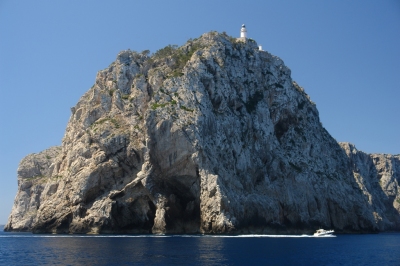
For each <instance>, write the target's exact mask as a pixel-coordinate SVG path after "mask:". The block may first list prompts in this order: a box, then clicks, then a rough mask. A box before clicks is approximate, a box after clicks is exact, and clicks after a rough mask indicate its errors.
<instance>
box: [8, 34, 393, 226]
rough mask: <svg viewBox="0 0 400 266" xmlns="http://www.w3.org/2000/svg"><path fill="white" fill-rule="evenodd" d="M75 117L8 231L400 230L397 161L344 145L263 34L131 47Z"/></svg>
mask: <svg viewBox="0 0 400 266" xmlns="http://www.w3.org/2000/svg"><path fill="white" fill-rule="evenodd" d="M71 111H72V115H71V118H70V121H69V123H68V126H67V129H66V133H65V136H64V138H63V141H62V146H61V147H60V148H51V149H49V150H46V151H44V152H42V153H40V154H37V155H29V156H28V157H26V158H25V159H23V161H22V162H21V164H20V167H19V170H18V182H19V190H18V194H17V196H16V200H15V203H14V207H13V211H12V213H11V215H10V218H9V221H8V224H7V226H6V228H5V230H9V231H11V230H21V231H22V230H25V231H33V232H53V233H113V232H120V233H239V232H242V233H249V232H258V233H269V232H297V231H303V232H304V231H311V230H314V229H316V228H318V227H324V228H334V229H336V230H339V231H378V230H389V229H399V228H400V227H399V212H400V209H399V199H400V196H399V190H398V182H399V171H400V170H399V168H400V164H399V156H397V157H396V156H390V155H367V154H364V153H362V152H359V151H357V150H355V148H354V146H352V145H350V144H340V145H339V144H338V143H337V142H336V141H335V140H334V139H333V138H332V137H331V136H330V135H329V133H328V132H327V131H326V130H325V129H324V128H323V127H322V125H321V123H320V121H319V117H318V110H317V108H316V106H315V104H314V103H313V102H312V101H311V100H310V98H309V97H308V95H307V94H306V93H305V92H304V90H303V88H301V87H300V86H299V85H298V84H297V83H296V82H294V81H293V80H292V79H291V77H290V69H289V68H287V67H286V66H285V65H284V63H283V62H282V60H281V59H279V58H278V57H276V56H273V55H271V54H269V53H268V52H265V51H259V50H258V46H257V44H256V43H255V42H254V41H253V40H250V39H249V40H247V41H243V40H236V39H234V38H231V37H229V36H227V35H225V34H218V33H216V32H210V33H207V34H204V35H202V36H201V37H200V38H198V39H195V40H190V41H188V42H187V43H186V44H185V45H183V46H181V47H179V48H178V47H175V46H167V47H165V48H163V49H161V50H159V51H157V52H156V53H155V54H153V55H152V56H149V55H148V53H146V52H142V53H136V52H133V51H122V52H120V53H119V54H118V56H117V59H116V61H115V62H113V63H112V64H111V65H110V66H109V67H108V68H106V69H105V70H102V71H100V72H99V73H98V74H97V78H96V82H95V84H94V86H93V87H92V88H91V89H90V90H89V91H88V92H86V93H85V94H84V95H83V96H82V98H81V99H80V100H79V102H78V103H77V105H76V106H75V107H73V108H71ZM47 155H48V156H49V159H48V158H47V157H46V156H47Z"/></svg>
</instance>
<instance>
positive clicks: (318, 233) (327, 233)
mask: <svg viewBox="0 0 400 266" xmlns="http://www.w3.org/2000/svg"><path fill="white" fill-rule="evenodd" d="M334 232H335V231H334V230H324V229H318V230H317V231H316V232H315V233H314V236H330V235H332V234H333V233H334Z"/></svg>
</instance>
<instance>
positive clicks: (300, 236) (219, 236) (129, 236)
mask: <svg viewBox="0 0 400 266" xmlns="http://www.w3.org/2000/svg"><path fill="white" fill-rule="evenodd" d="M3 237H4V238H13V237H37V238H85V237H86V238H88V237H89V238H146V237H153V238H168V237H210V238H304V237H315V238H325V237H336V236H335V235H325V236H314V235H255V234H252V235H57V234H54V235H35V234H26V233H24V234H21V235H19V234H15V233H12V234H10V235H7V233H5V234H2V235H0V238H3Z"/></svg>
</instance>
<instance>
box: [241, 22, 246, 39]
mask: <svg viewBox="0 0 400 266" xmlns="http://www.w3.org/2000/svg"><path fill="white" fill-rule="evenodd" d="M240 38H242V39H244V40H246V38H247V29H246V25H244V24H243V25H242V28H241V29H240Z"/></svg>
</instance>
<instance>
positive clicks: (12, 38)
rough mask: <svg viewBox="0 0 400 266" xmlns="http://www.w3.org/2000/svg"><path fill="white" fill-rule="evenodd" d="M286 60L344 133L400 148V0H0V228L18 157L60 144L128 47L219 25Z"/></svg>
mask: <svg viewBox="0 0 400 266" xmlns="http://www.w3.org/2000/svg"><path fill="white" fill-rule="evenodd" d="M243 23H245V24H246V26H247V29H248V36H249V37H251V38H253V39H255V40H256V41H257V42H258V43H259V44H261V45H262V46H263V49H264V50H267V51H268V52H270V53H272V54H274V55H276V56H279V57H280V58H282V60H283V61H284V62H285V64H286V65H287V66H288V67H289V68H290V69H291V70H292V77H293V79H294V80H295V81H297V82H298V83H299V84H300V86H302V87H304V89H305V91H306V92H307V93H308V94H309V95H310V97H311V99H312V100H313V101H314V102H315V103H316V104H317V108H318V110H319V112H320V118H321V121H322V123H323V125H324V127H325V128H326V129H327V130H328V131H329V132H330V133H331V135H332V136H333V137H334V138H335V139H336V140H338V141H349V142H352V143H354V144H355V145H356V147H357V148H358V149H359V150H363V151H365V152H369V153H392V154H398V153H400V136H399V131H400V123H399V122H400V110H399V109H400V107H399V106H400V105H399V101H400V1H398V0H382V1H378V0H376V1H370V0H354V1H345V0H339V1H334V0H330V1H328V0H326V1H320V0H316V1H298V0H292V1H289V0H288V1H280V0H276V1H265V0H259V1H255V0H246V1H215V0H214V1H210V0H202V1H187V0H182V1H175V0H169V1H164V0H160V1H152V0H147V1H140V0H138V1H99V0H96V1H95V0H86V1H81V0H79V1H78V0H68V1H67V0H60V1H54V0H48V1H42V0H36V1H30V0H26V1H19V0H0V90H1V95H0V115H1V130H0V180H1V186H0V224H4V223H6V220H7V218H8V215H9V213H10V211H11V207H12V204H13V200H14V197H15V194H16V190H17V179H16V171H17V167H18V163H19V161H20V160H21V159H22V158H23V157H24V156H26V155H27V154H29V153H37V152H40V151H41V150H44V149H46V148H48V147H50V146H53V145H60V144H61V140H62V137H63V135H64V130H65V127H66V124H67V122H68V119H69V116H70V107H72V106H74V105H75V104H76V102H77V101H78V99H79V98H80V97H81V96H82V95H83V93H84V92H86V91H87V90H88V89H89V88H90V87H91V86H92V85H93V83H94V81H95V77H96V73H97V71H98V70H101V69H104V68H106V67H107V66H108V65H109V64H110V63H111V62H112V61H114V60H115V58H116V55H117V53H118V52H119V51H121V50H124V49H128V48H129V49H131V50H135V51H142V50H146V49H149V50H150V51H151V52H155V51H156V50H158V49H160V48H162V47H164V46H166V45H168V44H178V45H182V44H183V43H185V41H186V40H187V39H189V38H196V37H199V36H200V35H201V34H203V33H205V32H208V31H211V30H216V31H219V32H223V31H226V32H227V33H228V34H229V35H231V36H239V31H240V27H241V25H242V24H243Z"/></svg>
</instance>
